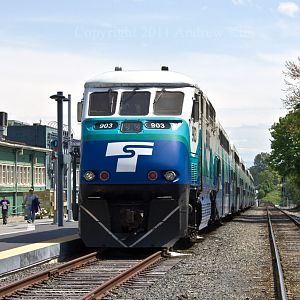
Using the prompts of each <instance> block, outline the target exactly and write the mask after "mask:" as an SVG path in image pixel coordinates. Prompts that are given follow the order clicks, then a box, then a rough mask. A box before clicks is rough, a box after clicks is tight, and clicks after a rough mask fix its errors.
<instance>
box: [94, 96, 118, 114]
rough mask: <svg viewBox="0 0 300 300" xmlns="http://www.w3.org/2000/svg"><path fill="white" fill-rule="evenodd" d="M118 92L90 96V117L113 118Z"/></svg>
mask: <svg viewBox="0 0 300 300" xmlns="http://www.w3.org/2000/svg"><path fill="white" fill-rule="evenodd" d="M117 95H118V93H117V92H104V93H103V92H96V93H92V94H91V95H90V99H89V116H111V115H113V114H114V113H115V110H116V103H117Z"/></svg>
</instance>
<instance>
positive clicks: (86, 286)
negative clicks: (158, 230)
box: [0, 251, 162, 300]
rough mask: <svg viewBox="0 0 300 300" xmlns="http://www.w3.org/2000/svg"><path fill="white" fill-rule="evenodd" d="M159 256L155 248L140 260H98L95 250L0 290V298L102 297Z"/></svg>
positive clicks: (157, 259) (81, 298)
mask: <svg viewBox="0 0 300 300" xmlns="http://www.w3.org/2000/svg"><path fill="white" fill-rule="evenodd" d="M161 259H162V251H158V252H156V253H154V254H152V255H150V256H148V257H147V258H145V259H143V260H137V259H134V260H132V259H128V260H121V259H119V260H100V259H98V253H97V252H94V253H91V254H88V255H85V256H83V257H80V258H78V259H75V260H72V261H70V262H68V263H66V264H63V265H61V266H59V267H56V268H53V269H50V270H47V271H45V272H41V273H39V274H36V275H33V276H30V277H28V278H25V279H23V280H21V281H19V282H16V283H13V284H10V285H8V286H6V287H3V288H1V289H0V299H39V300H40V299H43V300H46V299H51V300H54V299H72V300H74V299H80V300H84V299H85V300H87V299H102V298H103V297H104V296H105V295H106V294H107V293H108V292H109V291H111V290H112V289H114V288H115V287H117V286H119V285H121V284H122V283H124V282H127V281H128V280H130V279H131V278H133V277H134V276H136V275H137V274H139V273H141V272H143V271H144V270H146V269H147V268H149V267H150V266H152V265H154V264H155V263H158V262H159V261H160V260H161Z"/></svg>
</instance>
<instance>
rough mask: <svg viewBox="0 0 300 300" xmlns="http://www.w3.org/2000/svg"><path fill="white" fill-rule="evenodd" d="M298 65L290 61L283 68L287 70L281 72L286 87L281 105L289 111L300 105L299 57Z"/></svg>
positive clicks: (299, 58)
mask: <svg viewBox="0 0 300 300" xmlns="http://www.w3.org/2000/svg"><path fill="white" fill-rule="evenodd" d="M298 63H299V65H297V64H296V63H294V62H292V61H288V62H286V64H285V67H286V69H287V70H286V71H284V72H283V73H284V75H285V77H286V79H285V84H286V86H287V88H286V90H285V91H286V92H287V93H286V97H285V99H283V104H284V105H285V107H286V108H287V109H289V110H290V109H294V108H295V107H296V106H297V105H299V103H300V57H298Z"/></svg>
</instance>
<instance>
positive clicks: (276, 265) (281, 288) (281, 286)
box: [267, 207, 288, 300]
mask: <svg viewBox="0 0 300 300" xmlns="http://www.w3.org/2000/svg"><path fill="white" fill-rule="evenodd" d="M267 217H268V225H269V226H268V228H269V237H270V245H271V251H272V257H273V269H274V279H275V286H276V291H277V293H278V296H279V299H281V300H287V299H288V298H287V295H286V289H285V283H284V276H283V271H282V267H281V262H280V255H279V250H278V247H277V245H276V240H275V235H274V231H273V226H272V222H271V217H270V213H269V209H268V207H267Z"/></svg>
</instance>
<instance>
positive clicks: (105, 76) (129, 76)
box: [84, 71, 196, 88]
mask: <svg viewBox="0 0 300 300" xmlns="http://www.w3.org/2000/svg"><path fill="white" fill-rule="evenodd" d="M120 86H121V87H122V86H124V87H125V86H126V87H128V86H134V87H137V86H141V87H153V86H159V87H171V86H172V87H189V86H190V87H196V84H195V82H194V81H193V80H192V79H191V78H189V77H187V76H185V75H183V74H180V73H177V72H172V71H112V72H106V73H102V74H100V75H98V76H95V77H93V78H91V79H90V80H88V81H87V82H86V83H85V85H84V87H85V88H98V87H101V88H102V87H120Z"/></svg>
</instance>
